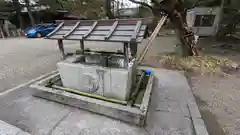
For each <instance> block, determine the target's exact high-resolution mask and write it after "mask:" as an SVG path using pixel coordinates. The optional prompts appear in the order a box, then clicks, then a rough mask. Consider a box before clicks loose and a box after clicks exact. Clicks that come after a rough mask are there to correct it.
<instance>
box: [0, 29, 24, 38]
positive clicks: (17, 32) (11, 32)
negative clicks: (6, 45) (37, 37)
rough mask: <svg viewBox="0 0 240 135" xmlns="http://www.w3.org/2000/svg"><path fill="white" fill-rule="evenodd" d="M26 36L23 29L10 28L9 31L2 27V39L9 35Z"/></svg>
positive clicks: (0, 33)
mask: <svg viewBox="0 0 240 135" xmlns="http://www.w3.org/2000/svg"><path fill="white" fill-rule="evenodd" d="M20 36H24V32H23V30H21V29H9V30H8V31H7V32H6V31H3V29H2V28H1V27H0V39H5V38H8V37H20Z"/></svg>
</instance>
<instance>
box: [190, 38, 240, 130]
mask: <svg viewBox="0 0 240 135" xmlns="http://www.w3.org/2000/svg"><path fill="white" fill-rule="evenodd" d="M200 45H201V46H202V47H204V48H205V49H204V51H203V52H204V53H205V54H210V55H214V56H222V57H227V58H229V59H231V60H234V61H235V62H237V63H238V64H239V63H240V46H239V44H238V45H234V46H232V47H221V48H219V45H221V43H216V42H215V41H214V40H202V42H200ZM212 45H216V46H214V47H212ZM189 80H190V82H191V85H192V90H193V93H194V95H195V97H196V100H197V103H198V106H199V108H200V111H201V114H202V116H203V119H204V121H205V124H206V126H207V129H208V132H209V134H210V135H240V98H239V97H240V71H235V72H232V73H231V75H230V76H227V77H220V76H218V75H215V76H201V75H193V74H192V75H191V77H190V78H189Z"/></svg>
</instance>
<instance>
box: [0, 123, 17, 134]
mask: <svg viewBox="0 0 240 135" xmlns="http://www.w3.org/2000/svg"><path fill="white" fill-rule="evenodd" d="M19 132H21V129H19V128H17V127H15V126H12V125H10V124H8V123H6V122H4V121H1V120H0V135H16V134H17V133H19Z"/></svg>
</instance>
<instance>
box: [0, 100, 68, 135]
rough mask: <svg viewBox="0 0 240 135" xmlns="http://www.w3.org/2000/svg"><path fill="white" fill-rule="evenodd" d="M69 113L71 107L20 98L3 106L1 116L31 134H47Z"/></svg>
mask: <svg viewBox="0 0 240 135" xmlns="http://www.w3.org/2000/svg"><path fill="white" fill-rule="evenodd" d="M68 113H69V107H68V106H64V105H61V104H58V103H55V102H50V101H47V100H43V99H39V98H35V97H25V98H18V99H16V100H15V101H14V102H13V103H12V104H10V105H8V106H1V113H0V118H1V119H2V120H4V119H6V116H11V117H8V119H6V120H4V121H7V122H8V121H9V123H10V124H14V126H17V127H19V128H21V129H23V130H24V131H26V132H29V133H31V134H34V135H35V134H37V135H38V134H39V135H45V134H48V132H49V131H50V130H51V129H52V128H53V127H54V126H55V125H56V123H57V122H59V121H60V120H61V119H62V118H63V117H64V116H65V115H67V114H68Z"/></svg>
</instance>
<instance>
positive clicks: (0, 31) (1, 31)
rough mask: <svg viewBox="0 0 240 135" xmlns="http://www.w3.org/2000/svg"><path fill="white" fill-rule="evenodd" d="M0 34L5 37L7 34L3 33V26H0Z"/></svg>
mask: <svg viewBox="0 0 240 135" xmlns="http://www.w3.org/2000/svg"><path fill="white" fill-rule="evenodd" d="M0 34H1V36H2V38H3V39H5V36H4V34H3V29H2V28H1V27H0Z"/></svg>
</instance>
